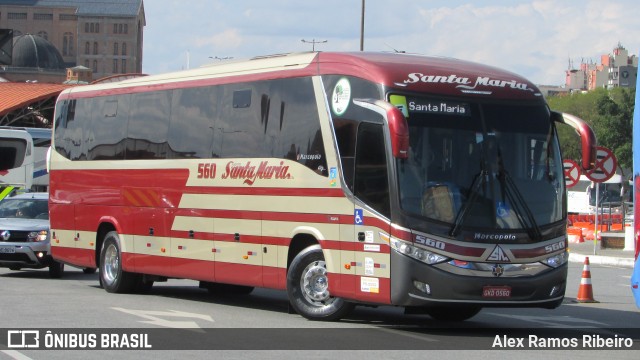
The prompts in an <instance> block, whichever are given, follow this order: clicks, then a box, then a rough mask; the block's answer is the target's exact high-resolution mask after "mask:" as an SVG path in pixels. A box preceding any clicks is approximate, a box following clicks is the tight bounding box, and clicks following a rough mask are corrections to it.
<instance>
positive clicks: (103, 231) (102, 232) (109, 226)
mask: <svg viewBox="0 0 640 360" xmlns="http://www.w3.org/2000/svg"><path fill="white" fill-rule="evenodd" d="M110 231H115V232H117V233H118V234H121V232H120V229H119V226H116V223H114V222H113V221H112V219H111V218H109V219H101V221H100V225H99V226H98V231H97V232H96V241H95V244H96V247H95V261H96V268H100V251H101V250H102V243H103V242H104V238H105V236H106V235H107V234H108V233H109V232H110ZM121 245H122V244H118V246H121Z"/></svg>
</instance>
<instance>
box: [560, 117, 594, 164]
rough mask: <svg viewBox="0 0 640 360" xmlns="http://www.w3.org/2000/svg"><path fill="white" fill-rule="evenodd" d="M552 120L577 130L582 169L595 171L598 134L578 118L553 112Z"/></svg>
mask: <svg viewBox="0 0 640 360" xmlns="http://www.w3.org/2000/svg"><path fill="white" fill-rule="evenodd" d="M551 119H552V120H553V121H555V122H558V123H561V124H566V125H569V126H571V127H572V128H574V129H575V130H576V132H577V133H578V135H580V140H581V147H582V164H581V165H582V169H583V170H591V169H593V168H594V167H595V164H596V134H595V133H594V132H593V129H591V127H590V126H589V124H587V122H586V121H584V120H582V119H580V118H579V117H577V116H573V115H571V114H566V113H561V112H557V111H551Z"/></svg>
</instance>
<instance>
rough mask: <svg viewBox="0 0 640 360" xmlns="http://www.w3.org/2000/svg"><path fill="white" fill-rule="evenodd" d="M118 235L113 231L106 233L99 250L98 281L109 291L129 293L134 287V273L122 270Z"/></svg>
mask: <svg viewBox="0 0 640 360" xmlns="http://www.w3.org/2000/svg"><path fill="white" fill-rule="evenodd" d="M119 240H120V237H119V236H118V233H117V232H115V231H111V232H109V233H107V235H105V237H104V241H103V243H102V249H101V251H100V283H101V284H102V287H103V288H104V289H105V290H107V291H108V292H110V293H130V292H133V291H134V290H135V289H136V285H137V284H138V277H137V275H136V274H133V273H130V272H127V271H124V270H122V252H121V251H120V241H119Z"/></svg>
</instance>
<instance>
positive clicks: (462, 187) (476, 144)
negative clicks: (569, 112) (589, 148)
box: [392, 97, 564, 237]
mask: <svg viewBox="0 0 640 360" xmlns="http://www.w3.org/2000/svg"><path fill="white" fill-rule="evenodd" d="M392 102H393V101H392ZM404 110H405V111H404V113H405V116H406V115H408V116H407V122H408V125H409V134H410V137H409V141H410V144H409V147H410V148H409V156H408V158H407V159H398V160H397V161H398V164H397V166H398V182H399V190H400V191H399V194H400V203H401V207H402V209H403V211H405V212H407V213H409V214H410V215H414V216H416V215H417V216H420V217H423V218H426V220H431V221H437V222H442V223H447V224H450V226H451V229H452V230H451V235H453V236H455V235H456V233H457V232H458V231H460V229H469V230H474V231H477V230H497V229H501V230H513V231H526V232H530V233H531V232H533V233H535V234H537V236H534V237H539V232H540V230H539V229H540V227H541V226H545V225H548V224H551V223H554V222H557V221H560V220H561V219H562V203H563V196H564V181H563V178H562V176H563V169H562V160H561V157H560V150H559V145H558V141H557V136H556V133H555V128H554V125H553V124H552V121H551V120H550V117H549V111H548V109H547V108H546V107H545V106H544V105H540V104H536V105H531V106H529V105H527V106H523V105H505V104H498V103H491V104H489V103H473V102H460V101H449V100H443V99H435V98H411V97H407V98H406V109H404Z"/></svg>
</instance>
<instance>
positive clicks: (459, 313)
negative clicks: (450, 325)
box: [426, 306, 482, 322]
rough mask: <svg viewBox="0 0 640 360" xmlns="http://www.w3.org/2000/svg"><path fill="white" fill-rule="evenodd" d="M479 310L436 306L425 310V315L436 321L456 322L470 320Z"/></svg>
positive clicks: (479, 308)
mask: <svg viewBox="0 0 640 360" xmlns="http://www.w3.org/2000/svg"><path fill="white" fill-rule="evenodd" d="M480 310H482V308H481V307H479V306H467V307H457V306H455V307H454V306H436V307H431V308H428V309H426V312H427V314H429V316H431V317H432V318H434V319H435V320H438V321H446V322H458V321H465V320H468V319H471V318H472V317H474V316H476V315H477V314H478V313H479V312H480Z"/></svg>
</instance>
